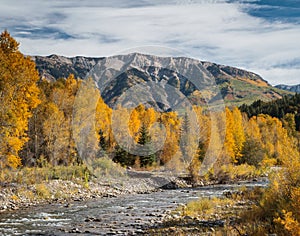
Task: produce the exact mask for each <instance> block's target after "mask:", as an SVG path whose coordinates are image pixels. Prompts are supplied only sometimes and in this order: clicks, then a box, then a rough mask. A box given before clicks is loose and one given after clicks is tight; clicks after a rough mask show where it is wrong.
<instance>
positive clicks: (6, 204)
mask: <svg viewBox="0 0 300 236" xmlns="http://www.w3.org/2000/svg"><path fill="white" fill-rule="evenodd" d="M77 182H78V183H76V181H68V180H49V181H43V182H41V183H39V184H32V185H28V184H19V183H18V184H17V183H9V184H2V185H0V214H1V212H6V211H15V210H18V209H23V208H29V207H31V206H34V205H39V204H51V203H57V202H59V203H65V204H69V203H71V202H73V201H84V200H88V199H93V198H102V197H117V196H120V195H124V194H142V193H143V194H147V193H151V192H154V191H159V190H160V189H174V188H180V187H191V186H190V185H189V184H187V182H186V181H184V180H180V179H174V178H173V179H166V178H164V177H161V176H159V177H158V176H156V177H153V175H152V174H149V173H147V172H134V171H131V172H130V173H128V174H127V175H126V176H125V177H122V178H106V177H104V178H103V179H92V180H90V181H89V182H88V183H83V182H82V181H77Z"/></svg>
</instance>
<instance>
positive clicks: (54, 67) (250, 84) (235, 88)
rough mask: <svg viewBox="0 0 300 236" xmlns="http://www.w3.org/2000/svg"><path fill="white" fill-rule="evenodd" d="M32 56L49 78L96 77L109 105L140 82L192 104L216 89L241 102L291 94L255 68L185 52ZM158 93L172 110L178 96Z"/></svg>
mask: <svg viewBox="0 0 300 236" xmlns="http://www.w3.org/2000/svg"><path fill="white" fill-rule="evenodd" d="M32 59H33V60H34V61H35V63H36V66H37V69H38V71H39V73H40V75H41V77H42V78H46V79H47V80H49V81H54V80H56V79H58V78H66V77H68V76H69V74H74V75H75V77H78V78H82V79H84V78H87V77H92V78H93V79H94V80H95V81H96V82H97V84H98V88H99V89H100V91H101V95H102V97H103V98H104V100H105V101H106V102H107V103H108V104H109V105H111V106H112V105H113V104H114V103H115V102H116V101H117V99H118V98H119V97H120V96H121V95H122V94H124V93H125V92H126V91H127V90H128V89H129V88H131V87H132V86H135V85H137V84H140V83H148V84H147V86H152V85H150V84H149V83H150V82H153V83H161V85H163V84H167V85H169V86H170V87H172V88H176V89H177V90H178V91H180V94H182V95H184V96H185V97H187V98H188V99H189V100H190V101H192V102H193V103H194V104H199V103H205V102H207V101H208V100H209V101H214V100H218V94H220V95H221V96H222V98H223V99H224V101H225V102H226V103H227V104H228V105H240V104H242V103H251V102H253V101H255V100H257V99H262V100H265V101H268V100H272V99H277V98H281V97H282V96H283V95H285V94H288V93H290V92H288V91H285V90H281V89H278V88H275V87H272V86H271V85H270V84H269V83H268V82H267V81H265V80H264V79H262V78H261V77H260V76H259V75H257V74H255V73H252V72H249V71H245V70H242V69H238V68H234V67H230V66H224V65H218V64H215V63H211V62H204V61H198V60H195V59H191V58H185V57H158V56H152V55H143V54H138V53H132V54H127V55H118V56H113V57H108V58H89V57H81V56H77V57H73V58H67V57H63V56H57V55H51V56H47V57H41V56H34V57H32ZM145 85H146V84H145ZM163 86H164V85H163ZM216 87H218V89H216ZM155 90H157V89H155ZM148 95H149V94H148ZM137 96H138V95H137ZM150 96H152V97H151V98H150V102H151V101H153V102H154V101H155V100H157V98H155V97H153V94H150ZM157 96H158V97H159V99H160V100H161V103H165V104H167V105H166V106H162V107H160V108H162V109H163V110H165V109H168V107H169V106H170V104H171V103H172V104H173V105H174V104H176V103H178V101H172V99H173V100H174V96H168V94H167V92H166V91H163V92H161V93H159V92H158V94H157ZM178 99H179V98H178ZM178 99H177V100H178ZM175 100H176V99H175ZM179 100H180V99H179ZM160 105H161V104H160Z"/></svg>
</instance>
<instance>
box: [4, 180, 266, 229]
mask: <svg viewBox="0 0 300 236" xmlns="http://www.w3.org/2000/svg"><path fill="white" fill-rule="evenodd" d="M242 185H245V186H247V187H254V186H266V185H267V182H266V181H258V182H251V183H239V184H225V185H215V186H206V187H198V188H192V189H176V190H161V191H158V192H153V193H150V194H132V195H125V196H124V195H123V196H119V197H114V198H101V199H91V200H88V201H83V202H72V203H70V204H59V203H57V204H51V205H49V204H48V205H39V206H34V207H30V208H29V209H23V210H18V211H14V212H7V213H2V214H0V235H70V234H74V235H136V234H143V232H144V231H145V229H146V228H148V227H149V226H150V225H153V224H155V223H159V222H160V221H161V220H162V218H163V216H164V215H165V214H166V213H168V212H170V211H171V210H173V209H175V208H176V207H177V206H178V205H179V204H185V203H187V202H188V201H191V200H194V199H198V198H199V197H213V196H222V195H223V193H224V191H233V190H235V189H238V188H239V187H241V186H242Z"/></svg>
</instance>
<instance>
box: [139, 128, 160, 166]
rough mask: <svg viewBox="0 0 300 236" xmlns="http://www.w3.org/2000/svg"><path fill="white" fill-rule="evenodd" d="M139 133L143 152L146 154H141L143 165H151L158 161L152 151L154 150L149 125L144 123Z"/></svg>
mask: <svg viewBox="0 0 300 236" xmlns="http://www.w3.org/2000/svg"><path fill="white" fill-rule="evenodd" d="M139 133H140V136H139V140H138V144H140V145H143V152H144V154H145V155H143V156H140V162H141V167H146V166H150V165H152V164H153V163H154V162H155V161H156V155H155V154H154V153H152V152H153V150H152V147H151V137H150V135H149V132H148V129H147V127H146V126H145V125H144V124H142V126H141V128H140V131H139ZM148 153H150V154H148Z"/></svg>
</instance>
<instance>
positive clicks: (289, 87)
mask: <svg viewBox="0 0 300 236" xmlns="http://www.w3.org/2000/svg"><path fill="white" fill-rule="evenodd" d="M275 87H276V88H278V89H283V90H286V91H290V92H294V93H300V84H297V85H285V84H279V85H276V86H275Z"/></svg>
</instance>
